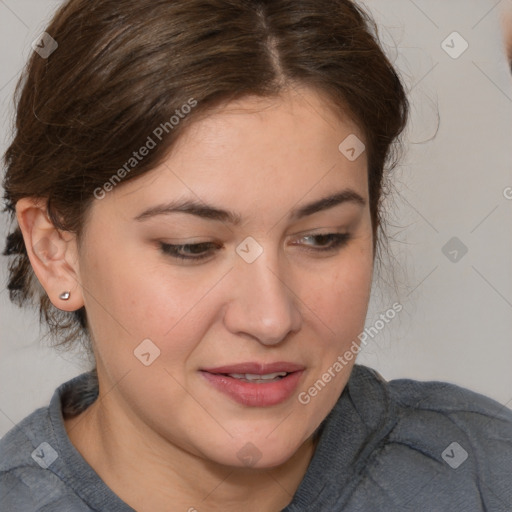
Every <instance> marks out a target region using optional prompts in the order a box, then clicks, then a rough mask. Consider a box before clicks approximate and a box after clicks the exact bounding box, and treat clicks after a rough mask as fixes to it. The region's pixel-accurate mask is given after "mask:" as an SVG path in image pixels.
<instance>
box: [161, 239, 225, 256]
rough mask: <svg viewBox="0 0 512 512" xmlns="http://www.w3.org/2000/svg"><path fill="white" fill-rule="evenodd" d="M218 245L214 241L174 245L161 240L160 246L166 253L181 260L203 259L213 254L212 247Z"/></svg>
mask: <svg viewBox="0 0 512 512" xmlns="http://www.w3.org/2000/svg"><path fill="white" fill-rule="evenodd" d="M212 246H214V247H218V245H217V244H215V243H213V242H202V243H200V244H183V245H172V244H166V243H164V242H160V248H161V250H162V252H163V253H164V254H168V255H170V256H172V257H173V258H176V259H180V260H202V259H204V258H207V257H208V256H209V255H210V254H211V247H212Z"/></svg>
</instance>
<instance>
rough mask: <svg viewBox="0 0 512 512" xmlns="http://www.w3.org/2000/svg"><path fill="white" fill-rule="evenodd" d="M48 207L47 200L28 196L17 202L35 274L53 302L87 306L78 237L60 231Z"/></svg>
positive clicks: (70, 307) (69, 308)
mask: <svg viewBox="0 0 512 512" xmlns="http://www.w3.org/2000/svg"><path fill="white" fill-rule="evenodd" d="M46 206H47V202H46V200H44V199H41V198H31V197H24V198H22V199H20V200H18V202H17V203H16V217H17V219H18V224H19V226H20V229H21V232H22V234H23V240H24V241H25V247H26V248H27V254H28V257H29V259H30V263H31V265H32V268H33V270H34V273H35V274H36V276H37V278H38V279H39V282H40V283H41V285H42V286H43V288H44V289H45V290H46V293H47V294H48V297H49V298H50V300H51V302H52V304H53V305H54V306H55V307H57V308H59V309H62V310H63V311H75V310H77V309H80V308H81V307H82V306H83V305H84V301H83V295H82V287H81V285H80V283H81V281H80V273H79V266H78V249H77V244H76V236H75V235H74V234H73V233H70V232H69V231H60V230H58V229H57V228H56V227H55V226H54V225H53V223H52V222H51V220H50V218H49V217H48V213H47V208H46ZM62 292H70V297H69V299H68V300H63V299H60V298H59V295H60V294H61V293H62Z"/></svg>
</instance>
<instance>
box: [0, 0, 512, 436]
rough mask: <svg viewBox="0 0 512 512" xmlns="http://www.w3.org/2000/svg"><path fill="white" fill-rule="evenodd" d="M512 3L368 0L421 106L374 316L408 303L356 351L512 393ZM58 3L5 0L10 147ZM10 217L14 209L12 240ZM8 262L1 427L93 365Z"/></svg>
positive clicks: (0, 35) (424, 375)
mask: <svg viewBox="0 0 512 512" xmlns="http://www.w3.org/2000/svg"><path fill="white" fill-rule="evenodd" d="M507 3H508V4H510V1H509V0H502V1H501V2H500V1H496V0H450V1H449V2H447V1H446V0H434V1H433V0H428V1H427V0H414V1H412V0H367V1H366V2H365V4H366V5H367V6H368V8H369V9H370V10H371V12H372V13H373V14H374V16H375V18H376V19H377V21H378V22H380V31H381V37H382V39H383V42H384V44H385V46H386V50H387V52H388V54H389V55H390V57H391V58H392V60H393V61H394V62H395V64H396V65H397V66H398V68H399V69H400V71H401V73H402V75H403V78H404V81H405V83H406V85H407V87H408V90H409V91H410V96H409V97H410V101H411V105H412V118H411V122H410V125H409V128H408V131H407V136H406V142H407V146H406V154H405V156H404V158H403V159H402V161H401V164H400V166H399V167H398V168H397V169H396V170H395V180H396V181H395V184H396V188H397V194H395V196H394V200H393V201H392V202H389V203H388V208H389V209H390V211H391V213H392V217H391V220H392V222H393V223H394V224H396V225H398V226H399V227H398V228H395V229H393V230H392V233H394V237H395V239H396V241H395V242H394V243H392V248H393V250H394V252H395V254H396V256H397V258H398V262H397V263H395V266H396V274H395V277H396V280H397V281H398V286H397V287H396V288H393V287H391V286H385V285H383V284H382V283H381V284H379V282H378V283H377V286H376V288H375V290H374V291H375V296H374V298H373V299H372V302H371V304H370V311H369V315H368V322H367V325H368V326H371V325H374V323H375V321H376V320H377V319H378V315H379V313H380V312H382V311H385V310H386V309H388V308H389V307H390V306H391V304H393V302H395V301H399V302H401V304H402V305H403V307H404V309H403V311H402V312H401V313H400V314H399V315H398V316H397V317H396V318H395V319H394V320H392V321H391V322H390V323H389V324H388V325H386V327H385V328H384V329H382V330H380V332H379V334H378V335H377V336H375V337H374V338H373V339H371V340H370V342H369V343H368V345H367V346H366V347H365V349H364V351H363V352H362V353H361V354H360V355H359V358H358V362H360V363H363V364H367V365H369V366H372V367H374V368H375V369H377V370H378V371H379V372H380V373H381V374H382V375H383V376H384V377H385V378H387V379H393V378H401V377H408V378H414V379H419V380H432V379H435V380H443V381H448V382H453V383H456V384H459V385H462V386H464V387H468V388H470V389H472V390H475V391H478V392H480V393H483V394H485V395H488V396H490V397H492V398H494V399H496V400H498V401H499V402H501V403H502V404H507V405H508V406H509V407H512V371H511V368H512V342H511V335H510V333H511V331H512V200H507V199H506V198H505V196H504V190H505V189H506V188H507V187H512V172H511V169H512V165H511V159H512V147H511V144H510V141H511V135H512V115H511V114H512V78H511V76H510V73H509V68H508V64H507V62H506V58H505V56H504V53H503V44H502V35H501V32H500V23H499V15H500V12H501V10H502V9H503V8H504V7H505V5H506V4H507ZM59 4H60V1H56V0H0V29H1V30H0V45H1V47H0V58H1V66H0V123H1V128H2V135H1V141H0V144H1V145H0V150H1V153H3V152H4V151H5V149H6V147H7V144H8V141H9V140H10V137H11V133H10V126H11V121H12V112H13V110H12V95H13V91H14V87H15V84H16V80H17V77H18V75H19V72H20V70H21V67H22V66H23V64H24V62H25V61H26V59H27V57H28V56H29V54H30V52H31V51H32V50H31V43H32V41H33V40H34V39H35V38H36V37H37V36H38V35H39V34H40V33H41V32H42V31H43V30H44V28H45V24H46V22H47V21H48V20H49V18H50V16H51V13H52V12H53V10H54V9H55V8H56V7H57V6H58V5H59ZM454 31H456V32H458V33H459V34H460V35H461V36H462V37H463V38H464V39H465V40H466V41H467V43H468V44H469V47H468V49H467V50H466V51H465V52H464V53H463V54H462V55H461V56H460V57H458V58H457V59H454V58H452V57H450V56H449V55H448V54H447V53H446V52H445V51H444V50H443V48H442V46H441V44H442V42H443V41H444V40H445V39H446V38H447V36H449V35H450V34H451V33H452V32H454ZM448 44H450V45H457V44H458V43H456V42H454V43H453V44H452V43H451V39H448ZM456 49H457V47H455V50H456ZM438 113H439V117H440V124H439V130H438V131H437V135H436V130H437V124H438V121H437V115H438ZM434 135H436V136H435V137H434ZM2 173H3V170H2ZM6 221H7V219H6V216H5V215H3V216H2V217H1V218H0V230H1V239H2V242H1V245H2V248H3V245H4V239H5V235H6V233H7V222H6ZM454 236H455V237H457V238H458V239H459V240H460V241H461V242H462V243H464V245H465V246H467V248H468V252H467V254H466V255H465V256H464V257H463V258H462V259H460V261H458V262H457V263H454V262H452V261H450V260H449V259H448V258H447V257H446V256H445V255H444V254H443V252H442V248H443V246H444V245H445V244H446V243H447V242H448V240H450V239H451V238H452V237H454ZM6 264H7V258H5V257H2V265H1V270H0V272H1V276H0V279H1V287H0V326H1V328H0V350H1V360H0V435H3V434H4V433H5V432H6V431H7V430H9V429H10V428H11V427H12V426H13V425H14V424H15V423H17V422H18V421H19V420H21V419H22V418H23V417H25V416H26V415H27V414H29V413H30V412H31V411H33V410H34V409H35V408H36V407H39V406H42V405H45V404H47V403H48V401H49V399H50V397H51V394H52V393H53V390H54V389H55V387H57V386H58V385H59V384H60V383H62V382H63V381H65V380H67V379H68V378H71V377H72V376H74V375H77V374H78V373H81V372H82V371H83V370H84V363H83V362H82V359H81V358H80V357H79V356H75V355H73V354H71V353H67V354H59V353H57V352H56V351H55V350H53V349H49V348H47V347H46V346H45V345H44V344H42V343H41V341H40V332H39V326H38V322H37V314H36V313H35V312H31V311H27V312H24V311H21V310H19V309H18V308H17V307H15V306H14V305H12V304H11V303H10V301H9V297H8V292H7V290H6V282H7V281H6V279H7V274H6Z"/></svg>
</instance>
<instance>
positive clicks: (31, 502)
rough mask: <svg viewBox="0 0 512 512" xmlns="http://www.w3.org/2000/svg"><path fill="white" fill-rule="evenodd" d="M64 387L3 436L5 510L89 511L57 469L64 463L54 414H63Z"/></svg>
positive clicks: (0, 480) (1, 496)
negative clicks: (55, 427) (61, 400)
mask: <svg viewBox="0 0 512 512" xmlns="http://www.w3.org/2000/svg"><path fill="white" fill-rule="evenodd" d="M62 390H63V386H61V387H60V388H59V389H58V390H56V392H55V393H54V396H53V398H52V404H51V405H50V406H49V407H41V408H39V409H37V410H35V411H34V412H32V413H31V414H29V415H28V416H27V417H26V418H24V419H23V420H22V421H21V422H20V423H18V424H17V425H16V426H14V427H13V428H12V429H11V430H10V431H9V432H7V434H5V435H4V436H3V437H2V438H1V439H0V502H1V503H2V510H4V507H5V510H12V511H27V512H32V511H34V512H35V511H41V512H42V511H49V510H69V511H73V512H75V511H76V512H79V511H80V512H85V511H89V510H90V508H89V507H87V506H86V505H85V504H84V502H83V501H82V500H81V499H79V498H78V496H76V495H75V494H74V493H73V492H72V491H70V489H69V488H68V487H67V485H66V484H65V482H64V480H63V479H62V478H61V475H60V472H59V470H58V469H57V470H56V468H58V467H59V465H60V464H61V463H62V461H61V460H59V459H60V458H62V449H61V445H60V440H59V439H58V436H57V435H56V433H55V429H54V420H53V419H52V414H53V415H54V414H55V413H57V414H60V409H56V407H57V405H58V404H59V403H60V397H61V392H62ZM51 409H54V410H53V411H52V410H51Z"/></svg>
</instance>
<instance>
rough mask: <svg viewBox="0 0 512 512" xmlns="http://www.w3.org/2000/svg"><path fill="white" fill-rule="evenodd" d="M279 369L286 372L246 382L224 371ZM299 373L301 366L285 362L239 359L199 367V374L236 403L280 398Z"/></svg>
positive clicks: (267, 402)
mask: <svg viewBox="0 0 512 512" xmlns="http://www.w3.org/2000/svg"><path fill="white" fill-rule="evenodd" d="M280 372H286V373H287V374H288V375H286V376H285V377H282V378H281V379H279V380H275V381H269V382H263V383H257V382H247V381H245V380H240V379H237V378H234V377H230V376H229V375H228V374H245V373H250V374H256V375H268V374H270V373H280ZM303 373H304V366H301V365H297V364H294V363H286V362H276V363H270V364H261V363H252V362H251V363H239V364H233V365H229V366H222V367H217V368H204V369H202V370H201V374H202V375H204V377H205V378H206V379H207V380H208V382H209V383H210V384H212V385H213V387H215V388H216V389H217V390H219V391H221V392H223V393H225V394H226V395H228V396H229V397H231V398H232V399H233V400H235V401H236V402H238V403H241V404H243V405H247V406H252V407H268V406H271V405H277V404H279V403H281V402H284V401H285V400H287V399H288V398H289V397H290V396H291V395H292V393H293V391H294V390H295V389H296V388H297V385H298V383H299V380H300V378H301V376H302V374H303Z"/></svg>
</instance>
